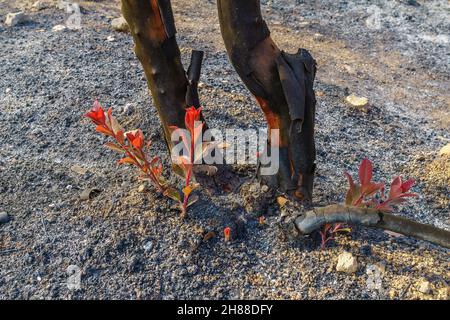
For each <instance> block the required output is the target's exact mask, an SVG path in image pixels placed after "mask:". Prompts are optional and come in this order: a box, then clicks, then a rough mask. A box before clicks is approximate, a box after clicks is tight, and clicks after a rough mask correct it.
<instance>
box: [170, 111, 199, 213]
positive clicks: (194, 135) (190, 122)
mask: <svg viewBox="0 0 450 320" xmlns="http://www.w3.org/2000/svg"><path fill="white" fill-rule="evenodd" d="M201 112H202V108H201V107H200V108H195V107H190V108H188V109H186V114H185V118H184V125H185V127H186V129H187V131H188V132H187V134H185V133H184V132H183V131H181V133H180V136H181V142H182V143H183V144H184V146H185V150H186V151H187V153H188V154H187V155H181V156H175V159H174V160H175V163H177V164H178V166H179V167H180V169H181V170H182V173H183V177H184V187H183V189H182V190H181V194H182V195H181V194H180V192H179V191H178V190H176V189H174V188H168V189H167V190H166V191H165V194H166V195H167V196H168V197H170V198H172V199H173V200H175V201H177V202H178V205H179V208H180V210H181V216H182V217H185V216H186V213H187V208H188V207H189V206H191V205H192V204H194V203H195V202H196V201H197V200H198V196H192V197H191V193H192V191H193V190H194V189H196V188H197V187H198V184H197V183H194V182H192V181H191V180H192V175H193V168H194V163H196V159H195V151H196V150H195V148H196V146H197V145H199V144H200V146H203V143H202V141H201V139H202V134H201V133H202V131H203V125H204V123H203V122H202V121H200V119H201ZM170 129H171V130H172V132H173V131H175V130H178V129H179V128H178V127H176V126H171V127H170Z"/></svg>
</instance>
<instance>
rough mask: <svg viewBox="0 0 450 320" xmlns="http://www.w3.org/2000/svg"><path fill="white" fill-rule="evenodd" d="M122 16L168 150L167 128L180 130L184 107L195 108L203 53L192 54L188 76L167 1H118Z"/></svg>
mask: <svg viewBox="0 0 450 320" xmlns="http://www.w3.org/2000/svg"><path fill="white" fill-rule="evenodd" d="M122 13H123V16H124V18H125V20H126V21H127V23H128V25H129V27H130V32H131V35H132V36H133V40H134V43H135V53H136V56H137V57H138V59H139V61H140V62H141V64H142V67H143V68H144V72H145V76H146V79H147V84H148V88H149V89H150V92H151V94H152V96H153V100H154V105H155V107H156V109H157V111H158V114H159V117H160V119H161V123H162V126H163V129H164V136H165V139H166V143H167V145H168V147H169V149H170V148H171V146H172V143H171V141H170V131H169V126H177V127H179V128H184V115H185V108H186V106H191V105H194V106H196V107H198V106H199V105H200V102H199V100H198V93H197V83H198V79H199V77H200V69H201V63H202V59H203V52H201V51H193V53H192V59H191V62H192V64H191V66H190V67H189V72H188V76H189V77H187V76H186V72H185V70H184V68H183V65H182V63H181V58H180V49H179V47H178V44H177V41H176V37H175V34H176V29H175V22H174V18H173V13H172V7H171V3H170V0H122Z"/></svg>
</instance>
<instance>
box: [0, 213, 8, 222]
mask: <svg viewBox="0 0 450 320" xmlns="http://www.w3.org/2000/svg"><path fill="white" fill-rule="evenodd" d="M8 221H9V215H8V214H7V213H6V212H0V223H6V222H8Z"/></svg>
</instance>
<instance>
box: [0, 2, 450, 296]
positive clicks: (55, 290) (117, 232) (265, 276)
mask: <svg viewBox="0 0 450 320" xmlns="http://www.w3.org/2000/svg"><path fill="white" fill-rule="evenodd" d="M53 2H55V1H53ZM172 2H173V6H174V12H175V16H176V20H177V27H178V40H179V45H180V47H181V51H182V56H183V60H184V62H185V63H187V61H188V59H189V54H190V51H191V49H194V48H195V49H202V50H205V51H206V60H205V64H204V69H203V74H202V80H201V81H202V84H201V88H200V94H201V99H202V102H203V104H204V110H205V111H204V114H205V117H206V119H207V121H208V124H209V126H210V127H217V128H224V127H234V128H242V129H248V128H254V129H256V128H259V127H261V126H264V125H265V122H264V118H263V116H262V113H261V112H260V110H259V108H258V107H257V105H256V104H255V102H254V100H253V98H252V97H251V96H250V95H249V93H248V91H247V90H246V89H245V87H244V86H243V84H242V83H241V81H240V80H239V78H238V76H237V75H236V73H235V72H234V70H233V68H232V66H231V65H230V63H229V62H228V59H227V56H226V52H225V51H224V46H223V43H222V41H221V37H220V33H219V25H218V21H217V15H216V8H215V1H211V0H190V1H187V0H173V1H172ZM262 2H263V11H264V16H265V18H266V19H267V21H268V24H269V26H270V27H271V30H272V34H273V37H274V39H275V40H276V42H277V43H278V44H279V45H280V47H282V48H283V49H285V50H286V51H291V52H292V51H294V50H296V48H298V47H305V48H308V49H309V50H310V51H311V52H312V54H313V55H314V56H315V57H316V58H317V60H318V64H319V71H318V76H317V83H316V91H317V95H318V107H317V144H318V174H317V180H316V189H315V194H314V204H315V205H317V206H323V205H327V204H331V203H334V202H341V201H342V200H343V197H344V194H345V190H346V182H345V179H344V176H343V174H342V173H343V172H344V171H345V170H349V171H350V172H352V173H355V170H356V168H357V166H358V164H359V161H360V160H361V159H362V158H363V157H365V156H367V157H369V158H370V159H371V160H372V161H373V162H374V164H375V171H376V172H375V177H376V179H378V180H388V179H390V178H391V177H393V176H394V175H396V174H401V175H403V176H408V177H412V178H416V179H417V180H418V184H417V186H415V187H414V191H415V192H417V193H419V194H420V197H419V198H417V199H415V200H413V201H411V202H409V203H408V204H406V205H405V206H404V207H403V208H402V210H401V211H400V212H399V214H402V215H405V216H408V217H410V218H413V219H416V220H418V221H421V222H425V223H431V224H434V225H436V226H439V227H441V228H446V229H448V228H449V226H450V216H449V210H448V207H449V195H450V189H449V184H450V172H449V168H450V160H449V159H448V158H445V157H439V156H438V155H437V152H438V150H439V149H440V148H441V147H442V146H444V145H446V144H447V143H449V141H450V134H449V131H448V129H449V125H450V121H449V119H450V107H449V105H450V104H449V102H450V95H449V89H450V88H449V83H450V82H449V75H450V74H449V65H450V64H449V62H450V61H449V60H450V50H449V49H450V45H449V36H448V35H449V34H450V33H449V31H450V28H449V21H450V19H449V15H450V13H449V10H450V6H449V3H448V1H446V0H445V1H444V0H440V1H425V0H419V1H417V2H416V1H393V0H391V1H387V0H379V1H366V0H359V1H299V0H297V1H295V0H274V1H272V4H271V5H270V4H268V3H267V1H262ZM80 4H81V7H82V13H83V15H82V29H81V30H79V31H70V30H66V31H62V32H55V31H52V27H53V26H55V25H57V24H62V23H64V21H65V20H66V19H67V18H68V14H66V13H65V12H64V11H61V10H58V9H57V8H56V7H55V5H54V3H52V5H51V6H50V7H49V8H46V9H44V10H41V11H38V12H37V11H33V10H31V6H30V2H26V1H9V0H6V1H5V0H4V1H0V16H1V18H0V22H1V23H0V44H1V46H0V56H1V64H0V70H1V77H0V137H1V140H0V141H1V142H0V147H1V148H0V194H1V197H0V212H1V211H4V212H7V213H8V214H9V215H10V217H11V219H10V221H9V222H7V223H2V224H0V259H1V260H0V261H1V264H0V299H44V298H45V299H173V298H177V299H181V298H185V299H202V298H203V299H234V298H241V299H251V298H255V299H266V298H271V299H430V298H431V299H448V297H449V284H450V283H449V281H450V272H449V271H450V269H449V256H448V250H445V249H442V248H440V247H437V246H434V245H430V244H427V243H425V242H421V241H416V240H414V239H409V238H406V237H394V236H391V235H388V234H386V233H384V232H382V231H379V230H369V229H365V228H355V229H354V230H353V232H352V233H351V234H349V235H340V236H338V237H337V239H336V241H335V242H334V243H332V244H330V245H329V246H327V248H325V249H324V250H321V249H320V241H318V237H317V236H311V237H309V238H301V239H299V238H295V237H292V235H291V234H290V233H289V232H288V231H286V229H285V225H284V224H283V221H284V220H283V219H284V218H285V217H283V210H280V208H279V207H278V205H277V204H276V203H273V204H271V205H270V206H269V208H268V210H267V212H265V213H264V214H265V215H266V221H267V222H266V224H265V225H260V224H258V223H257V221H256V219H255V215H256V216H257V215H260V214H261V212H246V210H245V207H247V206H246V204H247V200H248V199H247V196H248V195H247V194H246V193H245V192H243V191H241V192H239V190H237V191H236V192H230V193H223V194H215V193H209V192H207V190H200V192H199V193H200V201H199V202H198V203H197V204H195V205H194V206H193V207H192V209H191V211H190V216H189V218H188V219H186V220H185V221H180V219H179V217H178V212H177V210H175V209H174V208H173V206H172V203H171V202H170V201H169V200H167V199H165V198H163V197H162V196H159V195H157V194H156V193H155V192H153V191H151V190H150V191H149V192H144V193H140V192H138V187H139V186H140V182H139V181H137V179H136V175H135V172H134V171H133V170H132V168H128V167H118V166H117V165H116V163H115V161H114V160H115V159H116V158H117V157H116V155H115V154H113V153H112V152H110V151H108V150H106V149H105V148H103V147H102V145H101V144H102V142H104V141H105V139H104V138H103V137H100V136H99V135H97V134H95V133H94V130H93V128H92V125H90V124H89V123H88V121H87V120H86V119H82V114H83V113H84V112H85V111H86V110H87V109H89V108H90V106H91V104H92V102H93V100H94V99H99V101H101V102H102V103H104V104H105V105H108V106H110V105H112V106H115V107H116V110H117V113H118V118H119V119H120V120H121V122H122V123H123V125H124V126H125V127H126V128H128V129H134V128H137V127H140V128H142V129H143V130H144V133H145V134H146V135H147V136H148V137H151V139H152V140H153V141H154V144H153V151H154V152H155V153H156V154H159V155H161V156H162V157H163V160H164V161H165V163H166V164H167V163H168V161H167V154H166V153H165V147H164V143H163V139H162V136H161V130H160V125H159V121H158V118H157V116H156V113H155V110H154V108H153V106H152V101H151V99H150V98H149V95H148V92H147V87H146V83H145V78H144V76H143V71H142V69H141V67H140V64H139V62H138V61H137V59H136V57H135V56H134V54H133V51H132V46H133V44H132V40H131V38H130V36H129V35H128V34H126V33H117V32H115V31H113V30H112V29H111V27H110V22H111V19H112V18H114V17H117V16H119V14H120V11H119V5H118V2H117V1H82V2H80ZM20 8H25V11H26V13H27V14H28V19H27V21H26V22H25V23H23V24H20V25H17V26H14V27H11V28H9V27H6V25H5V24H4V23H3V22H4V19H5V16H6V14H7V13H8V12H14V11H18V9H20ZM109 36H113V37H114V41H107V38H108V37H109ZM351 93H354V94H357V95H360V96H365V97H367V98H368V99H369V101H370V106H369V109H368V112H362V111H359V110H355V109H352V108H351V107H349V106H347V105H346V104H345V103H344V98H345V96H347V95H348V94H351ZM127 105H128V107H125V106H127ZM77 166H78V167H77ZM80 167H81V168H82V169H84V170H80ZM77 168H78V169H77ZM234 170H235V171H236V174H237V175H239V176H240V178H241V180H242V181H243V182H249V181H250V180H251V178H252V176H253V175H254V173H255V168H254V167H251V166H250V167H235V168H234ZM167 174H169V173H167ZM172 179H175V178H173V177H172ZM87 188H97V189H99V190H100V193H99V194H98V196H96V197H95V198H93V199H91V200H88V201H82V200H81V199H80V193H81V192H82V191H83V190H85V189H87ZM243 204H244V205H243ZM236 217H238V218H239V217H244V218H245V219H246V223H245V233H244V232H242V233H241V234H240V236H239V237H238V238H236V239H234V240H233V241H232V242H229V243H227V242H224V240H223V236H222V230H223V228H224V227H225V226H229V225H232V226H234V225H235V223H236V222H235V221H236ZM211 232H214V233H215V235H216V236H214V237H212V238H210V237H209V235H211V234H212V233H211ZM205 235H208V236H206V237H205ZM344 251H348V252H351V253H352V254H353V256H354V257H356V258H357V260H358V270H357V272H356V273H353V274H345V273H338V272H337V271H336V263H337V259H338V256H339V254H341V253H342V252H344ZM373 265H383V267H382V268H381V269H384V271H383V272H382V273H381V276H380V279H381V285H380V286H379V287H377V288H373V287H371V286H370V285H369V282H370V277H369V275H368V274H367V268H368V267H369V269H370V268H371V267H370V266H373ZM68 268H69V269H75V270H80V272H81V288H80V289H79V290H72V289H70V288H69V287H68V286H67V281H68V280H69V279H70V277H69V273H68ZM424 281H428V282H429V283H430V288H429V290H423V288H420V287H421V284H423V282H424ZM422 287H423V286H422ZM419 289H420V290H419Z"/></svg>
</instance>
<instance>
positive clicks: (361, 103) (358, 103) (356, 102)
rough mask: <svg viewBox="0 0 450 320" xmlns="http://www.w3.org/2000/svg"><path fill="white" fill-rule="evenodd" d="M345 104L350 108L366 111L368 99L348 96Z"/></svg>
mask: <svg viewBox="0 0 450 320" xmlns="http://www.w3.org/2000/svg"><path fill="white" fill-rule="evenodd" d="M345 102H347V103H348V104H350V105H351V106H352V107H355V108H358V109H361V110H363V111H367V105H368V104H369V99H367V98H365V97H358V96H355V95H353V94H352V95H349V96H347V97H346V98H345Z"/></svg>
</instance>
